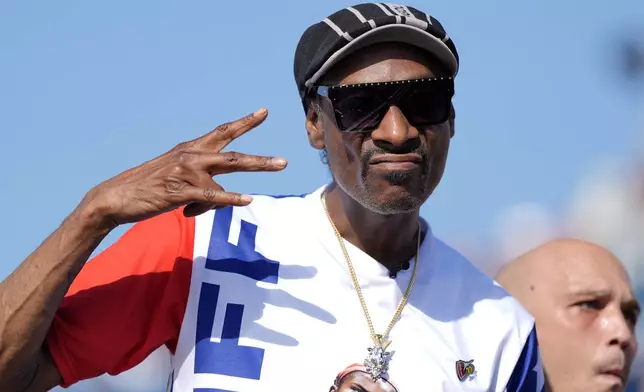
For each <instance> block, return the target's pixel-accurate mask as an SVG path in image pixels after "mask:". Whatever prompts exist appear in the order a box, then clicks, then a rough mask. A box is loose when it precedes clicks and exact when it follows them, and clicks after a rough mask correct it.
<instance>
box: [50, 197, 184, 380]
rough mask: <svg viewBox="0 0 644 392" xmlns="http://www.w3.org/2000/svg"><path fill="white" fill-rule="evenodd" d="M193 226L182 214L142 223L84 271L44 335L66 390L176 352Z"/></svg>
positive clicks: (177, 213)
mask: <svg viewBox="0 0 644 392" xmlns="http://www.w3.org/2000/svg"><path fill="white" fill-rule="evenodd" d="M194 225H195V223H194V218H185V217H184V216H183V212H182V210H175V211H172V212H169V213H166V214H162V215H159V216H157V217H154V218H152V219H149V220H146V221H143V222H140V223H138V224H135V225H134V226H133V227H132V228H131V229H130V230H128V231H127V232H126V233H125V234H124V235H123V236H122V237H121V238H120V239H119V240H118V241H117V242H116V243H114V244H113V245H112V246H111V247H109V248H107V249H106V250H105V251H103V252H102V253H100V254H99V255H98V256H96V257H95V258H94V259H92V260H90V261H89V262H88V263H87V264H86V265H85V266H84V267H83V269H82V270H81V272H80V273H79V275H78V277H77V278H76V280H74V283H73V284H72V286H71V287H70V289H69V291H68V293H67V295H66V296H65V299H64V300H63V302H62V304H61V306H60V308H59V310H58V312H57V313H56V316H55V318H54V321H53V323H52V326H51V328H50V330H49V333H48V336H47V345H48V347H49V350H50V352H51V355H52V357H53V359H54V362H55V363H56V366H57V367H58V370H59V372H60V373H61V375H62V377H63V380H64V382H63V386H64V387H67V386H70V385H72V384H74V383H76V382H78V381H80V380H84V379H88V378H93V377H97V376H99V375H101V374H104V373H109V374H111V375H115V374H119V373H121V372H123V371H126V370H128V369H130V368H132V367H134V366H136V365H138V364H139V363H140V362H142V361H143V360H144V359H145V358H146V357H147V356H148V355H149V354H150V353H152V352H153V351H154V350H156V349H157V348H159V347H160V346H162V345H164V344H165V345H166V346H167V347H168V348H169V349H170V351H172V352H174V350H175V349H176V345H177V340H178V337H179V330H180V328H181V322H182V320H183V315H184V312H185V308H186V303H187V301H188V293H189V291H190V277H191V273H192V257H193V246H194V232H195V227H194Z"/></svg>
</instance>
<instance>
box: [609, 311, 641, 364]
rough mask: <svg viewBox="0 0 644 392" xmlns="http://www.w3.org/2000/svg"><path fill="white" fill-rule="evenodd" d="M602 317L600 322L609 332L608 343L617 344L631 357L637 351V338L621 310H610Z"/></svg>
mask: <svg viewBox="0 0 644 392" xmlns="http://www.w3.org/2000/svg"><path fill="white" fill-rule="evenodd" d="M604 317H605V318H604V320H602V322H603V324H604V325H605V327H606V332H608V334H609V335H608V336H609V337H610V341H609V343H610V345H617V346H619V347H620V348H621V349H622V350H624V351H625V352H626V353H627V354H628V356H629V358H631V356H632V355H634V354H635V352H636V351H637V338H636V337H635V333H634V331H633V328H632V327H631V324H630V323H629V322H628V321H627V320H626V318H625V317H624V315H623V314H622V312H621V311H615V312H611V314H610V315H605V316H604Z"/></svg>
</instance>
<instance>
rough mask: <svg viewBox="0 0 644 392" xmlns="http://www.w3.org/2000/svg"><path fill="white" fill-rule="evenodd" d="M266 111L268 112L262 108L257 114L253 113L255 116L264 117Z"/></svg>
mask: <svg viewBox="0 0 644 392" xmlns="http://www.w3.org/2000/svg"><path fill="white" fill-rule="evenodd" d="M266 111H267V110H266V108H261V109H259V110H258V111H256V112H255V113H253V116H262V115H264V114H265V113H266Z"/></svg>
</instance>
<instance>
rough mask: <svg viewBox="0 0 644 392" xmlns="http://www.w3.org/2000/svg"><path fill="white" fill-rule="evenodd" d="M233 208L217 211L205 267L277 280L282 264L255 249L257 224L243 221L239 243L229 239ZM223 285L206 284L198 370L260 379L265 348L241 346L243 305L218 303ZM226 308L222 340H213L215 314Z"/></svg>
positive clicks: (199, 324)
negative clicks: (235, 243) (233, 242)
mask: <svg viewBox="0 0 644 392" xmlns="http://www.w3.org/2000/svg"><path fill="white" fill-rule="evenodd" d="M232 215H233V208H232V207H228V208H224V209H221V210H218V211H217V212H216V213H215V220H214V223H213V228H212V234H211V237H210V245H209V249H208V256H207V260H206V268H207V269H209V270H214V271H220V272H222V273H232V274H238V275H243V276H246V277H248V278H251V279H253V280H256V281H263V282H268V283H277V278H278V273H279V263H278V262H277V261H274V260H269V259H267V258H265V257H264V256H262V255H261V254H259V253H257V252H256V251H255V236H256V235H257V226H255V225H253V224H251V223H249V222H246V221H241V229H240V233H239V240H238V242H237V246H235V245H233V244H231V243H230V242H228V236H229V233H230V223H231V221H232ZM219 290H220V286H218V285H214V284H210V283H203V284H202V286H201V295H200V297H199V305H198V310H197V331H196V332H197V333H196V342H195V343H196V346H195V373H208V374H221V375H226V376H232V377H240V378H247V379H252V380H259V378H260V374H261V370H262V362H263V360H264V349H262V348H258V347H249V346H240V345H239V335H240V332H241V324H242V317H243V315H244V305H243V304H234V303H227V304H218V299H219ZM219 309H222V310H223V309H225V312H226V313H225V316H224V325H223V331H222V335H221V342H220V343H218V342H213V341H211V340H210V338H211V335H212V329H213V324H214V318H215V313H216V312H217V310H219Z"/></svg>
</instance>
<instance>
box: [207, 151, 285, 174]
mask: <svg viewBox="0 0 644 392" xmlns="http://www.w3.org/2000/svg"><path fill="white" fill-rule="evenodd" d="M202 159H203V162H202V165H203V169H205V170H207V171H208V173H210V175H213V176H214V175H216V174H224V173H233V172H241V171H244V172H257V171H280V170H283V169H284V168H285V167H286V165H287V161H286V159H284V158H278V157H267V156H260V155H248V154H242V153H239V152H225V153H220V154H204V155H202Z"/></svg>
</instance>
